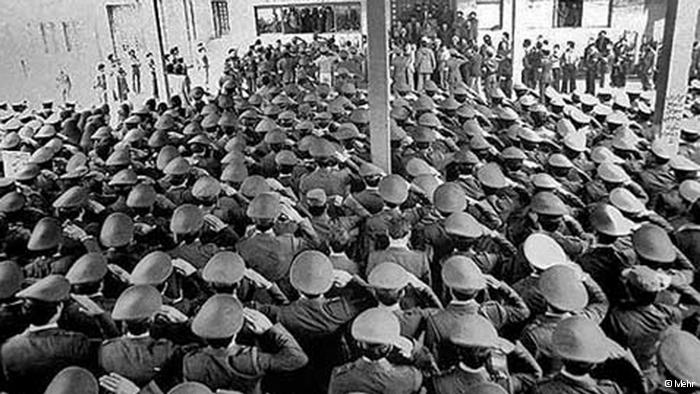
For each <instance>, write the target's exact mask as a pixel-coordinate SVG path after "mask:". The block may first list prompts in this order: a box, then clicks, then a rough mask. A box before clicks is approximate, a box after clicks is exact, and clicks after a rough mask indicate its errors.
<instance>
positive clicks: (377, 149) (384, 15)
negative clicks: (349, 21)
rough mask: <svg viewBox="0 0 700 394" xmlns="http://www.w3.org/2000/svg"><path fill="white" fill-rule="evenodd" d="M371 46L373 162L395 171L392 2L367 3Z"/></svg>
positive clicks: (370, 85)
mask: <svg viewBox="0 0 700 394" xmlns="http://www.w3.org/2000/svg"><path fill="white" fill-rule="evenodd" d="M366 4H367V32H368V34H367V36H368V37H367V44H368V46H369V54H368V62H369V85H368V92H367V93H368V95H369V129H370V133H369V138H370V144H371V145H372V162H373V163H374V164H375V165H376V166H378V167H379V168H381V169H382V170H384V171H386V173H390V172H391V146H390V132H389V88H390V84H391V81H390V79H389V29H390V23H389V20H390V18H389V16H390V12H391V5H390V0H368V1H367V3H366Z"/></svg>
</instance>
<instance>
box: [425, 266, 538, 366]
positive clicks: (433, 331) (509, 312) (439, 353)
mask: <svg viewBox="0 0 700 394" xmlns="http://www.w3.org/2000/svg"><path fill="white" fill-rule="evenodd" d="M442 280H443V283H444V284H445V286H446V287H447V288H448V289H449V292H450V296H451V298H452V300H451V301H450V303H449V304H447V306H446V307H445V309H444V310H442V311H439V312H437V313H435V314H434V315H432V316H430V317H428V321H427V329H426V336H425V344H426V346H427V347H428V348H430V350H431V351H432V353H433V355H434V356H435V358H436V360H437V362H438V365H439V366H441V367H444V366H447V365H451V363H452V362H453V361H454V357H455V354H454V349H453V348H452V347H451V346H450V345H449V341H448V338H449V335H450V327H451V326H452V325H453V324H455V322H458V321H460V320H461V319H463V318H464V317H465V316H471V315H476V314H478V315H482V316H484V317H486V318H487V319H489V320H490V321H491V322H492V323H493V325H494V327H496V328H497V329H500V328H503V327H504V326H506V325H508V324H515V323H518V322H521V321H523V320H525V319H527V317H528V316H529V315H530V310H529V309H528V308H527V305H525V302H524V301H523V299H522V298H521V297H520V296H519V295H518V293H516V292H515V290H513V289H512V288H510V286H508V285H507V284H505V283H504V282H501V281H499V280H497V279H495V278H493V277H492V276H485V275H484V274H483V273H482V272H481V270H479V267H478V266H477V265H476V264H475V263H474V262H473V261H472V260H471V259H469V258H468V257H464V256H453V257H451V258H449V259H447V260H446V261H445V262H444V264H443V266H442ZM487 287H488V288H489V289H488V291H486V290H487ZM480 293H482V294H486V295H488V296H485V297H484V298H483V299H485V300H487V301H483V302H479V301H478V299H481V298H477V296H478V295H479V294H480ZM491 298H493V299H491Z"/></svg>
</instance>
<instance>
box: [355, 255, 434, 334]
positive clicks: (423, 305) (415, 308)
mask: <svg viewBox="0 0 700 394" xmlns="http://www.w3.org/2000/svg"><path fill="white" fill-rule="evenodd" d="M367 283H368V284H369V285H370V286H371V287H372V289H373V290H374V297H375V298H376V299H377V302H378V303H379V305H378V308H385V309H387V310H389V311H391V312H393V313H394V314H395V315H396V316H397V317H398V318H399V322H400V323H401V335H402V336H405V337H407V338H413V339H416V340H417V339H419V337H420V335H421V334H422V333H423V332H424V331H425V318H426V317H427V316H428V315H429V314H432V313H435V312H436V311H437V310H438V309H442V303H441V302H440V299H439V298H438V297H437V295H435V292H434V291H433V290H432V288H431V287H430V286H428V285H426V284H425V283H424V282H422V281H421V280H419V279H418V278H416V277H415V275H412V274H410V273H409V272H407V271H406V270H405V269H404V268H403V267H401V266H400V265H398V264H396V263H381V264H379V265H377V266H376V267H375V268H374V269H373V270H372V271H371V272H370V273H369V275H368V277H367Z"/></svg>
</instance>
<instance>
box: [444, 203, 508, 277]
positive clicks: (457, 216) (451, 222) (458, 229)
mask: <svg viewBox="0 0 700 394" xmlns="http://www.w3.org/2000/svg"><path fill="white" fill-rule="evenodd" d="M445 232H446V233H447V234H448V235H449V236H450V238H451V240H452V244H453V245H454V250H452V251H451V253H448V254H447V257H446V258H449V257H452V256H466V257H468V258H470V259H471V260H472V261H474V262H475V263H476V265H477V266H478V267H479V269H480V270H481V272H483V273H485V274H489V275H497V274H499V273H502V272H504V271H505V267H506V266H507V265H508V263H509V262H510V261H511V260H512V259H513V258H514V256H515V254H516V253H517V249H516V248H515V246H513V244H511V243H510V241H508V240H507V239H506V238H505V237H504V236H503V235H502V234H501V233H499V232H497V231H493V230H490V229H488V228H486V226H484V225H482V224H481V223H479V222H477V221H476V219H474V217H473V216H472V215H470V214H468V213H466V212H455V213H453V214H451V215H450V216H449V217H448V218H447V220H445ZM443 261H444V260H443Z"/></svg>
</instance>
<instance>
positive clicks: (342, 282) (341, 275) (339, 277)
mask: <svg viewBox="0 0 700 394" xmlns="http://www.w3.org/2000/svg"><path fill="white" fill-rule="evenodd" d="M351 280H352V274H350V273H349V272H347V271H343V270H333V282H334V283H335V284H336V285H338V287H345V286H346V285H347V284H348V283H350V281H351Z"/></svg>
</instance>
